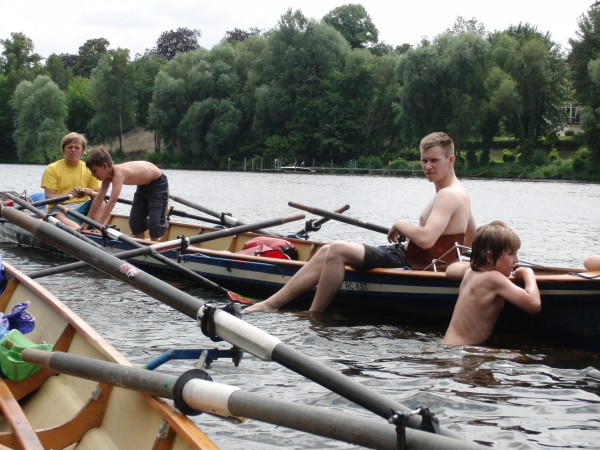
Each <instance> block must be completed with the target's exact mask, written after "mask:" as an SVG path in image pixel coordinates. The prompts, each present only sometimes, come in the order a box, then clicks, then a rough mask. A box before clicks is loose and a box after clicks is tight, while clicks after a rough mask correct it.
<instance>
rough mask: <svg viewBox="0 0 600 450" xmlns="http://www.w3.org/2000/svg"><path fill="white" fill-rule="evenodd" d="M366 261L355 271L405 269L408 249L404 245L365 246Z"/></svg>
mask: <svg viewBox="0 0 600 450" xmlns="http://www.w3.org/2000/svg"><path fill="white" fill-rule="evenodd" d="M364 247H365V259H364V260H363V263H362V265H361V266H360V267H355V269H360V270H370V269H374V268H376V267H382V268H393V267H405V268H409V267H408V266H407V265H406V249H405V247H404V244H395V245H381V246H379V247H373V246H372V245H365V246H364Z"/></svg>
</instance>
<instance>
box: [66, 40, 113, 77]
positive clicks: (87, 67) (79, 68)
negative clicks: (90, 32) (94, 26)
mask: <svg viewBox="0 0 600 450" xmlns="http://www.w3.org/2000/svg"><path fill="white" fill-rule="evenodd" d="M108 47H110V42H108V40H106V39H104V38H98V39H89V40H87V41H85V43H84V44H83V45H82V46H81V47H79V60H78V61H77V62H76V63H75V65H74V66H73V74H74V75H77V76H80V77H85V78H89V77H90V75H91V73H92V70H93V69H94V68H95V67H96V66H97V65H98V62H99V61H100V58H102V56H104V55H105V54H106V53H107V52H108Z"/></svg>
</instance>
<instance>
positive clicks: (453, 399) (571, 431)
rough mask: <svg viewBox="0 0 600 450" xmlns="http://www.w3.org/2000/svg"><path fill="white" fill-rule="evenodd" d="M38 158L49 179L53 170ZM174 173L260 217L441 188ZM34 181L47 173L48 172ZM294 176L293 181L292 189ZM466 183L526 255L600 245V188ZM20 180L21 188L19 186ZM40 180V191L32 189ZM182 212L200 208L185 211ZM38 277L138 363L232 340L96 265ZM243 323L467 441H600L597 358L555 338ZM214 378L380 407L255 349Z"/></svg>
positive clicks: (285, 395)
mask: <svg viewBox="0 0 600 450" xmlns="http://www.w3.org/2000/svg"><path fill="white" fill-rule="evenodd" d="M24 167H25V168H27V167H30V166H24ZM31 167H33V169H31V170H32V171H33V172H35V171H39V176H41V171H42V169H43V168H39V169H38V168H37V167H36V166H31ZM168 175H169V181H170V183H171V185H172V191H173V193H174V194H175V195H179V196H182V197H184V198H188V199H190V200H191V201H194V202H197V203H199V204H202V205H205V206H207V207H209V208H212V209H215V210H219V211H220V210H225V211H230V212H232V213H233V214H234V215H235V216H236V217H238V218H242V219H245V220H247V221H253V220H263V219H266V218H273V217H279V216H285V215H290V214H292V213H296V212H297V211H296V210H291V209H290V208H289V207H288V206H287V202H288V201H290V200H292V201H298V202H300V203H305V204H311V205H315V206H319V207H323V208H331V209H334V208H337V207H339V206H341V205H343V204H346V203H349V204H350V205H351V209H350V210H349V211H348V212H347V213H346V214H351V215H352V217H355V218H361V219H364V220H367V221H369V222H372V223H378V224H389V223H391V221H392V220H394V218H397V217H405V218H407V219H409V220H416V218H417V217H418V214H419V212H420V208H421V207H422V206H423V204H424V203H425V201H426V200H427V199H428V198H429V197H430V196H431V194H432V192H431V186H430V185H429V184H428V183H427V182H424V181H423V180H421V179H419V178H414V179H387V178H384V177H381V178H378V177H354V178H351V177H334V176H331V177H330V176H310V175H309V176H302V175H289V176H288V175H286V176H285V178H281V177H280V176H275V175H269V176H266V175H264V174H235V175H233V174H228V173H209V172H189V171H169V173H168ZM31 178H32V179H36V180H38V178H37V172H36V174H35V176H32V177H31ZM283 181H285V189H281V186H282V183H283ZM36 182H37V181H36ZM17 184H18V183H16V182H15V183H14V184H13V185H12V186H15V185H17ZM465 184H467V186H468V187H469V189H470V191H471V193H472V196H473V203H474V210H475V212H476V219H477V221H478V223H483V222H485V221H489V220H492V219H495V218H502V219H503V220H505V221H506V222H507V223H509V225H511V226H513V227H515V228H516V229H518V231H519V234H520V235H521V237H522V240H523V251H522V252H521V257H522V258H523V259H526V260H535V261H536V262H544V263H547V264H550V265H560V266H581V261H582V260H583V257H585V256H587V255H588V254H591V253H594V252H596V253H600V248H599V247H598V233H599V232H600V225H599V224H600V198H599V197H600V190H599V189H598V185H593V184H570V183H531V182H523V183H520V182H513V181H482V180H468V181H466V182H465ZM194 185H198V186H200V185H201V186H202V189H198V190H197V191H198V192H195V193H194V195H195V197H194V196H192V193H191V192H190V190H189V187H190V186H194ZM16 187H17V186H15V187H12V189H14V190H17V191H18V190H19V189H17V188H16ZM391 187H394V188H397V189H396V190H394V189H391ZM34 189H35V186H34V187H33V188H29V190H30V191H31V190H34ZM381 192H386V193H389V192H395V195H394V198H393V199H392V200H390V199H389V198H387V195H386V196H382V195H381ZM324 193H326V194H327V195H324ZM131 196H132V191H127V190H126V192H124V193H123V197H126V198H131ZM383 197H385V198H383ZM390 201H391V202H392V205H391V206H390V205H388V202H390ZM121 207H122V206H121ZM180 209H182V210H188V209H187V208H186V207H183V206H182V207H181V208H180ZM124 212H126V211H124ZM190 212H192V211H190ZM300 224H301V223H300ZM292 225H293V226H290V228H292V229H294V230H295V229H297V228H298V226H297V224H296V225H294V224H292ZM314 237H315V238H317V239H321V240H330V239H334V238H340V237H342V238H347V239H350V237H352V238H353V239H355V240H356V241H361V242H372V243H379V242H382V240H383V239H384V238H385V237H384V236H381V235H378V234H376V233H373V232H369V231H366V230H359V229H356V228H354V227H349V226H348V225H346V224H340V223H332V222H329V223H327V224H326V225H324V226H323V228H322V230H321V231H319V232H318V233H315V234H314ZM0 252H1V254H2V255H3V257H4V258H5V259H6V260H7V261H9V262H11V263H12V264H13V265H15V266H17V267H19V268H21V269H22V270H23V271H24V272H26V273H31V272H34V271H36V270H39V269H42V268H45V267H47V266H48V265H58V264H64V263H66V262H69V260H68V259H65V258H59V259H57V256H56V255H50V254H42V253H40V252H38V251H31V250H28V249H22V248H18V247H16V246H15V245H13V244H7V243H3V244H0ZM38 281H39V282H40V283H42V284H43V285H44V286H46V287H47V288H48V289H49V290H50V291H52V292H54V293H55V294H56V295H57V296H58V297H59V298H61V299H62V300H63V301H65V302H66V303H67V305H68V306H69V307H71V308H72V309H73V310H75V311H76V312H77V313H78V314H79V315H81V316H82V317H83V318H84V319H85V320H86V321H88V322H89V323H90V325H91V326H93V327H94V328H95V329H96V330H98V332H100V334H102V335H103V336H104V337H105V338H106V339H107V340H108V341H109V342H111V343H112V344H113V345H115V346H116V347H117V348H118V349H119V350H121V351H122V352H123V353H124V354H125V355H127V356H128V357H129V358H131V359H132V360H133V361H134V362H136V363H143V362H145V361H147V360H149V359H150V358H152V357H154V356H156V355H157V354H159V353H161V352H163V351H166V350H168V349H170V348H174V347H184V348H214V347H218V348H223V349H226V348H229V344H227V343H224V342H221V343H214V342H212V341H210V340H209V339H207V338H206V337H204V336H203V335H202V333H201V332H200V330H199V328H198V327H197V326H196V323H195V322H194V321H192V320H191V319H188V318H186V317H182V315H181V314H180V313H178V312H177V311H174V310H172V309H171V308H169V307H167V306H165V305H163V304H161V303H160V302H158V301H157V300H154V299H152V298H150V297H148V296H146V295H145V294H142V293H140V292H138V291H136V290H134V289H133V288H131V287H129V286H125V285H123V284H122V283H121V282H120V281H116V280H113V279H110V278H107V277H105V276H104V275H102V274H98V273H96V272H95V271H93V270H82V271H79V272H78V273H77V274H72V273H71V274H63V275H56V276H52V277H45V278H42V279H39V280H38ZM189 292H190V293H191V294H192V295H194V296H195V297H198V298H201V299H202V300H204V301H209V302H222V301H223V298H222V297H220V296H216V295H215V294H212V293H209V292H207V291H205V290H202V289H193V290H190V291H189ZM244 319H245V320H247V321H248V322H249V323H251V324H252V325H255V326H257V327H259V328H261V329H263V330H265V331H266V332H268V333H270V334H272V335H274V336H276V337H277V338H279V339H281V340H282V341H283V342H285V343H287V344H289V345H290V346H292V347H293V348H295V349H297V350H299V351H301V352H302V353H303V354H305V355H307V356H309V357H311V358H313V359H315V360H317V361H320V362H322V363H323V364H325V365H327V366H328V367H331V368H333V369H335V370H337V371H340V372H342V373H344V374H345V375H347V376H349V377H352V378H353V379H354V380H356V381H357V382H360V383H362V384H364V385H366V386H368V387H370V388H372V389H373V390H375V391H377V392H379V393H382V394H383V395H385V396H388V397H390V398H392V399H394V400H396V401H398V402H400V403H402V404H404V405H406V406H408V407H410V408H416V407H417V406H419V405H425V406H427V407H428V408H429V409H430V410H432V411H434V412H435V413H436V415H437V417H438V418H439V420H440V423H441V424H443V425H444V426H445V427H446V428H448V429H450V430H452V431H454V432H456V433H458V434H459V435H460V436H463V437H465V438H468V439H471V440H476V441H478V442H481V443H488V444H490V445H491V446H493V447H494V448H512V449H536V448H552V449H556V448H579V449H580V448H588V449H592V448H598V442H599V437H600V423H599V421H598V417H600V397H599V395H600V370H599V369H600V361H599V355H598V354H597V353H588V352H583V351H573V350H570V349H564V348H560V347H549V346H547V345H545V344H544V343H543V342H535V341H532V340H525V339H521V338H514V337H512V338H511V337H507V336H494V338H493V339H492V340H491V341H490V343H489V345H487V346H485V347H448V346H444V345H443V344H442V343H441V338H442V336H443V332H444V331H445V330H443V329H428V328H423V327H417V326H411V325H410V324H406V323H402V321H401V320H398V319H396V318H393V317H389V316H385V315H383V314H377V315H374V314H372V313H370V312H369V310H368V305H365V309H364V310H361V311H354V312H349V311H340V310H339V309H335V310H332V311H329V312H328V313H326V314H309V313H307V312H291V311H289V312H283V313H277V314H255V315H251V316H247V317H244ZM191 365H192V363H191V362H172V363H169V364H168V365H166V366H164V368H161V370H168V371H172V372H174V373H180V372H182V371H184V370H187V369H189V368H190V366H191ZM210 373H211V376H212V378H213V379H214V380H215V381H218V382H221V383H226V384H231V385H234V386H238V387H240V388H242V389H244V390H247V391H250V392H253V393H255V394H260V395H265V396H269V397H275V398H278V399H282V400H287V401H292V402H296V403H306V404H310V405H315V406H323V407H327V408H333V409H336V410H339V411H344V412H350V413H351V414H353V415H358V416H362V417H369V418H373V414H372V413H370V412H368V411H366V410H364V409H363V408H360V407H358V406H356V405H353V404H351V403H350V402H349V401H347V400H345V399H343V398H340V397H339V396H338V395H337V394H334V393H331V392H329V391H328V390H326V389H325V388H322V387H321V386H319V385H318V384H316V383H314V382H312V381H309V380H306V379H305V378H303V377H302V376H300V375H297V374H295V373H292V372H290V371H289V370H288V369H285V368H283V367H281V366H279V365H278V364H276V363H274V362H268V361H260V360H258V359H257V358H254V357H253V356H251V355H244V358H243V359H242V362H241V364H240V366H239V367H235V366H234V365H233V364H232V363H231V361H227V360H217V361H215V362H214V363H213V365H212V367H211V369H210ZM194 421H196V422H197V423H198V424H199V425H200V426H201V427H202V428H203V429H205V430H206V431H207V432H208V434H209V435H210V436H211V438H212V439H213V440H214V441H215V442H216V443H217V444H218V445H220V446H222V447H223V448H227V449H248V448H261V449H262V448H267V449H268V448H273V449H275V448H298V449H300V448H303V449H304V448H314V449H317V448H318V449H322V448H327V449H337V448H344V449H346V448H349V446H348V445H347V444H344V443H340V442H336V441H332V440H327V439H323V438H319V437H315V436H310V435H307V434H304V433H300V432H296V431H293V430H287V429H285V428H281V427H273V426H271V425H268V424H262V423H259V422H255V421H247V422H246V423H244V424H241V425H235V424H233V423H230V422H227V421H224V420H222V419H219V418H216V417H213V416H209V415H206V414H203V415H200V416H197V417H196V418H194Z"/></svg>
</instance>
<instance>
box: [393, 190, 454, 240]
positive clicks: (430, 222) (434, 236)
mask: <svg viewBox="0 0 600 450" xmlns="http://www.w3.org/2000/svg"><path fill="white" fill-rule="evenodd" d="M461 204H462V200H461V199H459V198H458V197H457V196H456V193H455V192H454V191H453V190H451V189H442V190H441V191H439V192H438V193H437V194H436V196H435V198H434V200H433V203H432V205H431V211H430V213H429V216H428V217H427V221H426V222H425V224H424V225H423V226H416V225H412V224H411V223H408V222H407V221H405V220H398V221H396V222H395V223H394V225H392V228H391V229H390V232H389V233H388V240H389V241H390V242H395V240H396V239H397V237H396V236H395V235H396V234H397V233H400V234H403V235H404V236H406V237H407V238H408V239H410V241H411V242H414V243H415V244H416V245H418V246H419V247H421V248H424V249H428V248H431V247H433V245H434V244H435V243H436V241H437V240H438V239H439V238H440V236H441V235H442V234H444V232H445V231H446V229H447V228H448V224H449V223H450V220H451V219H452V216H453V215H454V213H455V212H456V211H457V210H458V208H459V207H460V205H461Z"/></svg>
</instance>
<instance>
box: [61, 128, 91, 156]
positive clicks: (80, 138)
mask: <svg viewBox="0 0 600 450" xmlns="http://www.w3.org/2000/svg"><path fill="white" fill-rule="evenodd" d="M75 141H77V142H79V143H81V147H82V148H83V151H84V152H85V151H86V150H87V145H88V143H87V139H86V138H85V136H84V135H83V134H79V133H75V132H71V133H69V134H67V135H65V137H64V138H63V139H62V142H61V144H60V148H61V149H62V151H63V153H64V151H65V147H66V146H67V145H69V144H70V143H72V142H75Z"/></svg>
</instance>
